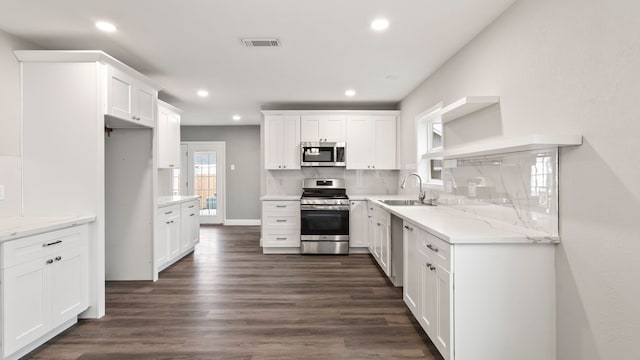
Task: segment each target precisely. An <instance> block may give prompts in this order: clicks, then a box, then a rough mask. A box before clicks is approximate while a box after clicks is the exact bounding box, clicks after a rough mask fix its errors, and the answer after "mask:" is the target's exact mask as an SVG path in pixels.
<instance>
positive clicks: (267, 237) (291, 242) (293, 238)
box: [262, 231, 300, 247]
mask: <svg viewBox="0 0 640 360" xmlns="http://www.w3.org/2000/svg"><path fill="white" fill-rule="evenodd" d="M262 236H263V239H262V245H263V246H264V247H299V246H300V233H299V232H295V231H291V232H288V231H287V232H266V233H264V234H263V235H262Z"/></svg>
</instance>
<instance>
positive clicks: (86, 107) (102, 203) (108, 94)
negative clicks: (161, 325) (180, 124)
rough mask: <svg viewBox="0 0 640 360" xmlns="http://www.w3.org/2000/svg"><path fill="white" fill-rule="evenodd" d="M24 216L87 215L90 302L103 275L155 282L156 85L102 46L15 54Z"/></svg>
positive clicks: (94, 306)
mask: <svg viewBox="0 0 640 360" xmlns="http://www.w3.org/2000/svg"><path fill="white" fill-rule="evenodd" d="M15 55H16V57H17V58H18V60H19V61H20V65H21V85H22V126H23V131H22V146H23V168H22V170H23V212H24V216H75V215H91V216H95V217H96V221H95V222H94V223H92V224H89V233H88V239H89V297H88V298H89V309H88V310H87V311H86V312H84V313H83V314H82V315H81V317H86V318H99V317H102V316H103V315H104V314H105V292H104V282H105V280H154V279H157V271H156V270H155V268H156V267H155V266H154V263H153V261H154V257H153V246H154V244H153V239H154V235H155V234H154V232H155V221H156V194H157V192H156V182H157V180H156V176H157V174H156V171H155V169H156V163H155V162H156V138H155V137H156V134H155V126H156V118H157V114H156V112H157V110H156V109H157V90H155V88H156V87H155V86H153V84H152V82H151V81H150V80H149V79H148V78H146V77H144V76H143V75H142V74H140V73H138V72H137V71H135V70H133V69H132V68H130V67H128V66H127V65H125V64H123V63H121V62H120V61H118V60H116V59H114V58H112V57H110V56H109V55H107V54H105V53H103V52H101V51H15Z"/></svg>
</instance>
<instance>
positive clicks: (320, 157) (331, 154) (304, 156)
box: [300, 142, 346, 166]
mask: <svg viewBox="0 0 640 360" xmlns="http://www.w3.org/2000/svg"><path fill="white" fill-rule="evenodd" d="M345 156H346V153H345V143H343V142H302V143H300V166H346V163H345Z"/></svg>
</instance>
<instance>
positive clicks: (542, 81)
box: [402, 0, 640, 360]
mask: <svg viewBox="0 0 640 360" xmlns="http://www.w3.org/2000/svg"><path fill="white" fill-rule="evenodd" d="M639 14H640V2H638V1H633V0H613V1H607V0H520V1H518V2H516V3H515V5H514V6H513V7H512V8H510V9H509V10H507V11H506V12H505V14H503V16H502V17H500V18H499V19H497V20H496V21H495V22H494V23H493V24H492V25H490V26H489V27H488V28H487V29H485V31H484V32H483V33H481V34H480V35H479V36H478V37H476V38H475V39H474V40H473V41H471V43H469V44H468V45H467V46H466V47H465V48H464V49H463V50H462V51H460V52H459V53H458V54H457V55H456V56H454V57H453V58H452V59H450V60H449V61H448V62H447V63H446V64H444V65H443V66H442V68H441V69H440V70H438V71H437V72H436V73H435V74H434V75H432V76H431V77H430V78H429V79H427V80H425V82H424V83H423V84H421V85H420V86H419V87H418V88H416V89H415V90H414V91H413V92H412V93H411V94H409V96H408V97H407V98H406V99H405V100H404V101H403V102H402V122H403V126H402V129H403V130H402V131H403V133H402V137H403V139H404V141H403V149H402V151H403V154H404V156H403V159H404V162H405V164H409V163H415V155H414V154H415V140H414V134H413V123H414V121H415V119H414V118H415V116H416V115H417V114H418V113H420V112H422V111H424V110H426V109H427V108H429V107H431V106H432V105H434V104H435V103H437V102H438V101H441V100H442V101H444V102H445V104H447V103H449V102H451V101H453V100H455V99H457V98H459V97H462V96H466V95H499V96H500V101H501V104H500V111H501V115H502V122H501V123H490V124H483V123H482V122H481V121H477V119H474V118H468V119H462V120H459V123H457V124H452V126H451V127H450V128H449V129H447V131H448V132H447V133H446V135H445V136H448V137H449V141H447V143H446V144H447V145H449V146H450V145H455V144H456V143H460V142H466V141H471V140H477V139H478V138H481V137H488V136H498V135H505V136H512V135H522V134H530V133H577V134H582V135H583V136H584V144H583V145H582V146H580V147H577V148H571V149H563V150H562V151H561V152H560V236H561V239H562V243H561V244H560V245H559V246H558V248H557V255H556V270H557V297H558V300H557V326H558V349H557V351H558V359H559V360H595V359H599V360H604V359H619V360H631V359H634V360H635V359H638V358H640V347H638V346H637V344H636V343H637V341H638V336H639V335H640V280H638V276H639V275H640V260H639V259H640V221H639V219H640V217H639V216H640V189H639V187H638V185H640V155H638V153H640V142H639V141H638V140H637V137H638V134H640V119H639V114H640V106H638V103H639V100H638V99H639V97H640V35H639V34H640V21H639V20H638V15H639ZM478 134H480V135H478ZM451 139H453V141H451ZM522 326H526V324H522Z"/></svg>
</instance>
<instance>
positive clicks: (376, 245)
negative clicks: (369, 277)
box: [368, 202, 392, 276]
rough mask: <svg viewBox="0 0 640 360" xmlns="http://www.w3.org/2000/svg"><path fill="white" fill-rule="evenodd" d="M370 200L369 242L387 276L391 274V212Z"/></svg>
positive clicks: (375, 257)
mask: <svg viewBox="0 0 640 360" xmlns="http://www.w3.org/2000/svg"><path fill="white" fill-rule="evenodd" d="M372 204H373V203H372V202H368V206H369V215H371V217H370V220H371V222H370V226H369V232H370V233H369V238H370V241H372V243H370V244H369V250H370V251H371V255H373V257H374V259H376V261H377V262H378V265H380V268H381V269H382V271H384V273H385V274H386V275H387V276H391V275H392V274H391V214H389V212H388V211H386V210H384V209H382V208H381V207H379V206H377V205H372Z"/></svg>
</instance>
